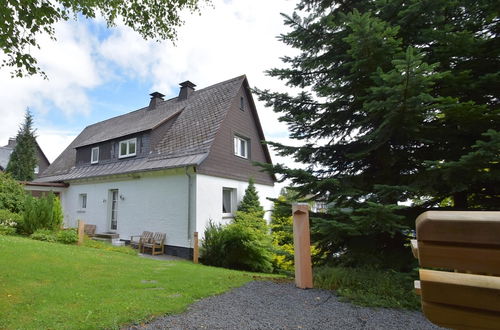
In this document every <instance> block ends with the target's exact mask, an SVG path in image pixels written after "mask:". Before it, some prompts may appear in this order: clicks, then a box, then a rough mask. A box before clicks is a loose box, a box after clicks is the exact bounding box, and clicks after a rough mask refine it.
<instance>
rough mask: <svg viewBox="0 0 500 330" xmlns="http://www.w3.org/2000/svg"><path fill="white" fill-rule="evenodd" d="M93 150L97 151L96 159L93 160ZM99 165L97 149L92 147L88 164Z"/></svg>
mask: <svg viewBox="0 0 500 330" xmlns="http://www.w3.org/2000/svg"><path fill="white" fill-rule="evenodd" d="M94 150H97V159H94ZM97 163H99V147H94V148H92V149H90V164H97Z"/></svg>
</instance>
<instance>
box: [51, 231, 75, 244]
mask: <svg viewBox="0 0 500 330" xmlns="http://www.w3.org/2000/svg"><path fill="white" fill-rule="evenodd" d="M56 239H57V242H59V243H63V244H75V243H76V242H78V233H77V231H76V229H75V228H70V229H64V230H59V231H58V232H57V234H56Z"/></svg>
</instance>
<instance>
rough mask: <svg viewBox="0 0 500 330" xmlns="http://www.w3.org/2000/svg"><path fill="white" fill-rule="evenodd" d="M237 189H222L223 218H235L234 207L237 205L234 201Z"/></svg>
mask: <svg viewBox="0 0 500 330" xmlns="http://www.w3.org/2000/svg"><path fill="white" fill-rule="evenodd" d="M235 192H236V189H233V188H222V216H224V217H231V216H233V211H234V210H233V205H234V204H235V203H234V202H235V201H234V199H235V195H236V193H235Z"/></svg>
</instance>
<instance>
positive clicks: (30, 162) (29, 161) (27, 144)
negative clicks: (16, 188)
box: [6, 109, 37, 181]
mask: <svg viewBox="0 0 500 330" xmlns="http://www.w3.org/2000/svg"><path fill="white" fill-rule="evenodd" d="M36 164H37V158H36V137H35V129H33V116H32V114H31V112H30V111H29V109H27V110H26V114H25V115H24V123H23V124H22V125H21V127H20V128H19V131H18V132H17V136H16V146H15V147H14V150H13V151H12V154H11V155H10V160H9V163H8V164H7V168H6V172H8V173H11V174H12V176H13V177H14V178H15V179H17V180H20V181H32V180H33V179H34V178H35V172H34V170H35V166H36Z"/></svg>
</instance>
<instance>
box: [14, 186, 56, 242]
mask: <svg viewBox="0 0 500 330" xmlns="http://www.w3.org/2000/svg"><path fill="white" fill-rule="evenodd" d="M62 221H63V219H62V209H61V204H60V201H59V200H58V198H57V197H56V196H55V195H54V194H53V193H52V192H51V193H50V194H48V195H46V196H43V197H40V198H36V197H33V196H30V195H28V196H26V201H25V203H24V212H23V222H24V223H23V231H24V232H25V233H26V234H28V235H29V234H32V233H34V232H35V231H37V230H38V229H48V230H52V231H54V230H58V229H59V228H61V225H62Z"/></svg>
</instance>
